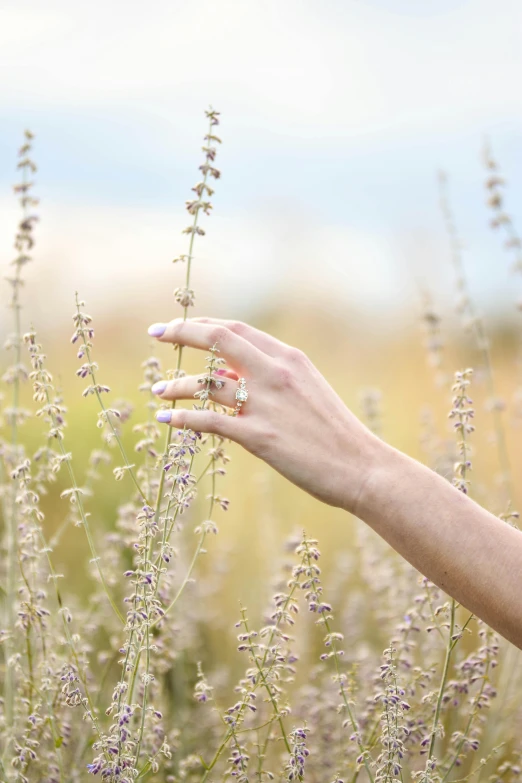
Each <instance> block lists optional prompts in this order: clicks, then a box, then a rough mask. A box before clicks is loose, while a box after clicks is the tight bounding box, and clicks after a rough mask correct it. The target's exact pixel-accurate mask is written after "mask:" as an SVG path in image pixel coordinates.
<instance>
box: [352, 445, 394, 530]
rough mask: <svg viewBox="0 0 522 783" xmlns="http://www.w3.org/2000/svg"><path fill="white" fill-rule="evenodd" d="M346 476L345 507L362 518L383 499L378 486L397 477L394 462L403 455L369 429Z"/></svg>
mask: <svg viewBox="0 0 522 783" xmlns="http://www.w3.org/2000/svg"><path fill="white" fill-rule="evenodd" d="M364 435H365V437H364V438H363V439H362V441H361V443H360V446H359V448H358V449H357V450H356V454H355V456H354V458H353V460H352V462H353V469H352V470H351V471H350V474H349V476H348V477H347V478H345V482H344V484H345V486H344V489H343V493H342V502H341V503H340V505H341V507H342V508H343V509H344V510H345V511H348V512H349V513H350V514H354V515H355V516H356V517H359V518H360V519H365V517H366V516H368V515H370V514H371V513H372V512H373V510H374V507H375V506H376V504H378V503H379V497H378V489H379V487H382V486H383V484H385V483H386V482H387V481H388V480H390V479H393V471H394V465H396V463H397V461H398V459H400V458H401V457H402V456H403V455H402V454H401V452H399V451H397V450H396V449H394V448H393V447H392V446H389V445H388V444H387V443H385V442H384V441H382V440H381V439H380V438H378V437H377V436H376V435H374V434H373V433H372V432H369V431H368V430H366V432H365V433H364Z"/></svg>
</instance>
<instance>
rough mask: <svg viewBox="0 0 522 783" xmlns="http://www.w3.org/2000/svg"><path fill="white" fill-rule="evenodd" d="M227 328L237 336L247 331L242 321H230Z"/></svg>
mask: <svg viewBox="0 0 522 783" xmlns="http://www.w3.org/2000/svg"><path fill="white" fill-rule="evenodd" d="M227 326H228V328H229V329H230V331H231V332H234V334H239V335H242V334H245V332H246V331H247V329H248V327H247V325H246V324H245V323H243V321H230V322H229V323H228V324H227Z"/></svg>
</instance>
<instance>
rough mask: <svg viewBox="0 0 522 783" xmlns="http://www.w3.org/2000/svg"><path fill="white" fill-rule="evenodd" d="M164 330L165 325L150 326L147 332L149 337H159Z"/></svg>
mask: <svg viewBox="0 0 522 783" xmlns="http://www.w3.org/2000/svg"><path fill="white" fill-rule="evenodd" d="M166 328H167V324H152V326H149V328H148V330H147V331H148V333H149V334H150V336H151V337H161V335H162V334H163V333H164V332H165V329H166Z"/></svg>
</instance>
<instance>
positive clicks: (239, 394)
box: [232, 378, 248, 416]
mask: <svg viewBox="0 0 522 783" xmlns="http://www.w3.org/2000/svg"><path fill="white" fill-rule="evenodd" d="M238 383H239V387H238V389H237V390H236V407H235V408H234V410H233V411H232V416H237V414H238V413H239V411H240V410H241V406H242V405H243V403H244V402H246V401H247V400H248V391H247V387H246V381H245V379H244V378H240V379H239V381H238Z"/></svg>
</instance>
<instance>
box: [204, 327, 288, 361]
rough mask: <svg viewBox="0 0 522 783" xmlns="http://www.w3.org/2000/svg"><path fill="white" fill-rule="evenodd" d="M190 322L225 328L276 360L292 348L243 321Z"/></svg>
mask: <svg viewBox="0 0 522 783" xmlns="http://www.w3.org/2000/svg"><path fill="white" fill-rule="evenodd" d="M190 320H191V321H195V322H197V323H202V324H213V325H215V326H225V327H226V328H227V329H229V330H230V331H231V332H234V334H238V335H239V336H240V337H243V338H244V339H245V340H248V342H249V343H252V345H255V347H256V348H259V350H260V351H263V353H266V354H267V355H268V356H272V357H273V358H274V359H275V358H277V357H279V356H284V354H285V352H286V351H288V350H289V349H290V346H289V345H287V343H283V342H282V341H281V340H278V339H277V338H276V337H272V335H270V334H267V333H266V332H262V331H261V330H260V329H256V328H255V327H254V326H250V324H245V323H243V322H242V321H230V320H225V319H222V318H207V317H201V318H191V319H190Z"/></svg>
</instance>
